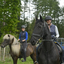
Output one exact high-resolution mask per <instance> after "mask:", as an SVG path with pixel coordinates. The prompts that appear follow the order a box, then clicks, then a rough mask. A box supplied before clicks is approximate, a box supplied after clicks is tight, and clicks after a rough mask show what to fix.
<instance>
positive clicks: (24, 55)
mask: <svg viewBox="0 0 64 64" xmlns="http://www.w3.org/2000/svg"><path fill="white" fill-rule="evenodd" d="M23 58H24V59H23V60H22V62H25V61H26V51H23Z"/></svg>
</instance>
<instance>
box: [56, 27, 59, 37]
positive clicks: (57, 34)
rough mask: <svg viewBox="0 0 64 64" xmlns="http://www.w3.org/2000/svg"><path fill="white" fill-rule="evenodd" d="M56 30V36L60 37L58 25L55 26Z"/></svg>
mask: <svg viewBox="0 0 64 64" xmlns="http://www.w3.org/2000/svg"><path fill="white" fill-rule="evenodd" d="M55 32H56V37H57V38H58V37H59V31H58V28H57V26H55Z"/></svg>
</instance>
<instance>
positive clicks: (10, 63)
mask: <svg viewBox="0 0 64 64" xmlns="http://www.w3.org/2000/svg"><path fill="white" fill-rule="evenodd" d="M0 64H13V61H12V59H11V58H9V59H8V58H6V59H5V61H0ZM17 64H33V61H32V59H31V58H30V57H27V59H26V62H21V61H20V60H19V59H18V62H17Z"/></svg>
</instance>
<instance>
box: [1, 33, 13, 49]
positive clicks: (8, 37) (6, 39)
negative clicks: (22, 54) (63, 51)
mask: <svg viewBox="0 0 64 64" xmlns="http://www.w3.org/2000/svg"><path fill="white" fill-rule="evenodd" d="M3 40H4V41H3V43H2V44H1V47H2V48H4V47H6V46H7V45H10V44H12V43H13V41H14V37H13V36H11V35H10V34H6V35H5V36H4V37H3Z"/></svg>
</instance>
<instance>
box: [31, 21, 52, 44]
mask: <svg viewBox="0 0 64 64" xmlns="http://www.w3.org/2000/svg"><path fill="white" fill-rule="evenodd" d="M42 27H43V29H42ZM45 27H46V25H45V22H44V24H43V23H42V25H41V30H42V31H41V35H39V34H35V33H33V34H32V35H33V36H37V37H40V38H39V39H37V38H36V37H34V38H35V39H36V40H37V42H36V43H38V42H39V40H40V39H41V38H43V36H44V34H45V33H44V30H45ZM42 33H43V35H42ZM42 41H53V39H51V40H49V39H43V40H42Z"/></svg>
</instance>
